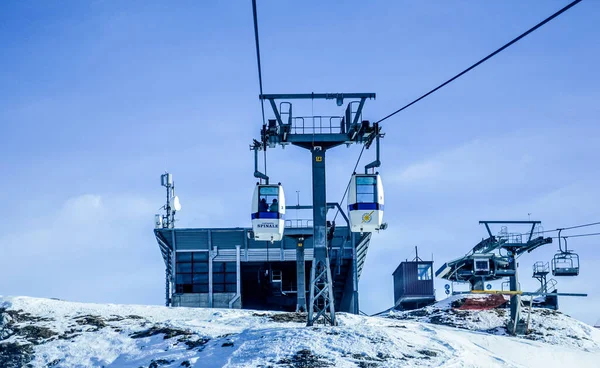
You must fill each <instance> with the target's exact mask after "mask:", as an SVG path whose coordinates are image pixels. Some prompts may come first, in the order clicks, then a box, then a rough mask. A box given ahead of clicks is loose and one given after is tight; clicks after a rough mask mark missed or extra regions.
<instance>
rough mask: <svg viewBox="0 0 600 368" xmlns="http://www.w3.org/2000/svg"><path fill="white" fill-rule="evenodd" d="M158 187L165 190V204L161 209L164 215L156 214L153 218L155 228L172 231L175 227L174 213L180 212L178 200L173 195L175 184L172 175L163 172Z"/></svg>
mask: <svg viewBox="0 0 600 368" xmlns="http://www.w3.org/2000/svg"><path fill="white" fill-rule="evenodd" d="M160 185H162V186H163V187H165V188H166V190H167V204H165V205H164V206H163V207H162V209H164V210H165V214H164V215H160V214H157V215H155V216H154V219H155V221H154V222H155V224H154V225H155V228H157V229H158V228H163V229H172V228H174V227H175V213H176V212H177V211H179V210H181V204H180V203H179V198H178V197H177V196H176V195H175V182H174V181H173V175H171V174H169V173H167V172H165V173H164V174H162V175H161V176H160Z"/></svg>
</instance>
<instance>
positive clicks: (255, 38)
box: [252, 0, 265, 124]
mask: <svg viewBox="0 0 600 368" xmlns="http://www.w3.org/2000/svg"><path fill="white" fill-rule="evenodd" d="M252 15H253V18H254V42H255V43H256V63H257V65H258V86H259V88H260V94H261V95H262V94H263V85H262V68H261V66H260V44H259V42H258V17H257V15H256V0H252ZM260 106H261V109H262V119H263V124H264V123H265V103H264V100H263V99H262V98H261V99H260Z"/></svg>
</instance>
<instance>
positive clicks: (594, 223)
mask: <svg viewBox="0 0 600 368" xmlns="http://www.w3.org/2000/svg"><path fill="white" fill-rule="evenodd" d="M594 225H600V222H592V223H589V224H583V225H576V226H571V227H563V228H560V229H556V231H558V230H571V229H578V228H580V227H587V226H594Z"/></svg>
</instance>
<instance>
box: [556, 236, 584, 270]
mask: <svg viewBox="0 0 600 368" xmlns="http://www.w3.org/2000/svg"><path fill="white" fill-rule="evenodd" d="M560 239H561V237H560V232H559V237H558V248H559V252H558V253H556V254H555V255H554V258H553V259H552V275H553V276H578V275H579V255H578V254H577V253H575V252H573V251H572V250H569V249H568V247H567V238H566V237H563V238H562V239H564V241H565V249H564V250H563V249H562V246H561V242H560Z"/></svg>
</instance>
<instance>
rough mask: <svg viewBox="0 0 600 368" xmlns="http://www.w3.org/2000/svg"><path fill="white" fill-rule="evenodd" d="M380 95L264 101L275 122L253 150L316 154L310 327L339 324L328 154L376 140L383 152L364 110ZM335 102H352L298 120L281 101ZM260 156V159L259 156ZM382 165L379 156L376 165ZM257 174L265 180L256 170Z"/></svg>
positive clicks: (321, 95) (316, 95)
mask: <svg viewBox="0 0 600 368" xmlns="http://www.w3.org/2000/svg"><path fill="white" fill-rule="evenodd" d="M374 98H375V93H306V94H261V95H260V99H261V100H267V101H268V102H269V103H270V104H271V107H272V108H273V112H274V114H275V119H270V120H269V121H268V124H266V125H263V128H262V131H261V139H260V142H259V141H254V145H252V146H251V149H253V150H254V151H255V154H257V151H259V150H266V149H267V147H269V148H274V147H276V146H277V145H278V144H279V145H281V146H284V147H285V146H286V145H289V144H292V145H294V146H298V147H301V148H304V149H307V150H309V151H310V152H311V154H312V155H311V161H312V182H313V183H312V192H313V205H312V209H313V224H314V225H313V241H314V259H313V263H312V268H311V275H310V300H309V306H308V319H307V326H312V325H313V324H314V323H317V322H319V320H320V319H322V320H323V322H324V323H328V324H331V325H335V324H336V322H335V306H334V296H333V295H334V294H333V282H332V278H331V269H330V265H329V256H328V252H327V230H328V229H327V217H326V216H327V200H326V181H325V162H326V153H327V151H328V150H330V149H332V148H334V147H337V146H340V145H342V144H346V145H347V146H348V145H350V144H352V143H362V144H364V145H365V146H366V148H369V147H370V145H371V144H372V143H373V142H376V144H377V153H379V138H381V137H383V135H382V134H381V133H380V128H379V126H378V124H371V123H370V122H369V121H365V120H362V109H363V106H364V104H365V101H366V100H367V99H374ZM298 99H304V100H317V99H320V100H335V102H336V104H337V106H342V105H343V104H344V99H348V100H352V101H350V102H349V103H348V105H347V106H346V109H345V113H344V115H343V116H308V117H306V116H304V117H300V116H293V114H292V104H291V103H290V102H285V101H284V102H280V103H279V106H277V104H276V100H298ZM255 157H256V156H255ZM379 165H380V162H379V157H377V160H376V161H375V162H373V163H371V164H370V165H368V167H369V168H375V167H378V166H379ZM255 176H256V177H258V178H261V179H265V176H264V175H263V174H261V173H260V172H258V170H256V171H255Z"/></svg>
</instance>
